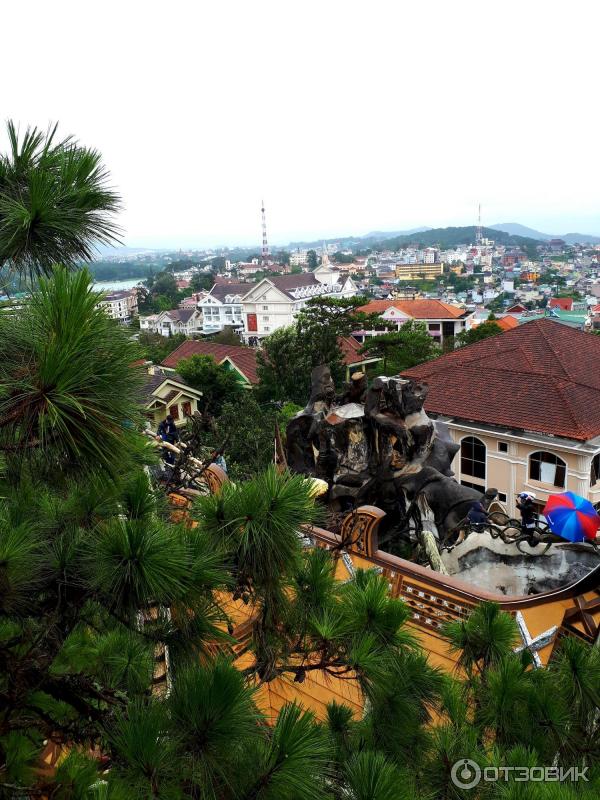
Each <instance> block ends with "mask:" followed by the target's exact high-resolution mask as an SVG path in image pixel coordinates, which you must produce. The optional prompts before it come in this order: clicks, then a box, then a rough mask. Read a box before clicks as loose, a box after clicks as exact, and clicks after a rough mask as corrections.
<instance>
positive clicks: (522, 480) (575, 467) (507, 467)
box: [441, 417, 600, 514]
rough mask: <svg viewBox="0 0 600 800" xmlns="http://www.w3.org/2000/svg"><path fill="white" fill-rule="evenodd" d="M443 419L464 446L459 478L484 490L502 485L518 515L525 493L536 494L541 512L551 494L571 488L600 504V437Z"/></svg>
mask: <svg viewBox="0 0 600 800" xmlns="http://www.w3.org/2000/svg"><path fill="white" fill-rule="evenodd" d="M441 419H445V420H446V422H447V424H448V428H449V430H450V435H451V437H452V439H453V440H454V441H455V442H456V443H457V444H459V445H460V448H461V449H460V451H459V452H458V453H457V454H456V457H455V460H454V462H453V464H452V469H453V470H454V473H455V476H456V479H457V480H458V481H459V483H462V484H464V485H466V486H473V487H475V488H478V489H479V488H480V489H481V490H482V491H484V490H485V489H486V488H490V487H493V488H495V489H498V492H499V500H500V501H501V502H503V503H505V504H506V506H507V509H508V512H509V513H510V514H516V512H517V508H516V497H517V495H518V494H519V492H522V491H530V492H533V493H534V494H535V495H536V497H537V504H538V505H539V507H540V510H541V509H542V508H543V506H544V505H545V502H546V500H547V499H548V497H549V496H550V495H551V494H557V493H560V492H566V491H571V492H575V494H578V495H581V497H586V498H588V499H589V500H590V501H591V502H592V503H594V504H595V503H600V436H598V437H596V438H595V439H591V440H589V441H587V442H578V441H576V440H574V439H573V440H569V439H563V438H560V439H559V438H558V437H552V436H544V435H543V434H536V433H533V432H526V431H523V432H520V433H519V432H518V431H516V430H515V431H513V432H510V431H508V430H500V429H494V428H493V427H491V426H483V425H477V424H476V423H471V422H466V421H463V420H459V419H456V418H448V419H446V418H445V417H441Z"/></svg>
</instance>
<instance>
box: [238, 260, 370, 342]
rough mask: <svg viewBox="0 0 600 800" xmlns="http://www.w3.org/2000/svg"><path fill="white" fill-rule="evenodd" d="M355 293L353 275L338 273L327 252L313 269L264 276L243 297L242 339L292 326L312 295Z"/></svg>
mask: <svg viewBox="0 0 600 800" xmlns="http://www.w3.org/2000/svg"><path fill="white" fill-rule="evenodd" d="M356 293H357V287H356V284H355V283H354V281H353V280H352V278H350V277H349V276H343V275H341V274H340V271H339V269H338V268H337V266H336V265H335V264H330V263H329V257H328V256H327V255H325V256H324V257H323V263H322V264H321V266H319V267H317V268H316V269H315V270H314V271H313V272H307V273H302V274H300V275H282V276H279V277H277V276H273V277H269V278H263V279H262V280H261V281H259V282H258V283H257V284H255V285H254V286H253V287H252V288H251V289H250V290H249V291H247V292H246V293H245V294H244V296H243V298H242V319H243V324H244V329H243V338H244V341H245V342H251V341H258V340H259V339H262V338H264V337H265V336H269V335H270V334H271V333H273V331H276V330H277V329H278V328H283V327H286V326H288V325H292V324H293V322H294V319H295V318H296V316H297V314H298V312H299V311H300V310H301V309H302V308H304V306H305V305H306V303H307V301H308V300H310V299H311V298H312V297H319V296H322V295H328V296H329V297H335V298H343V297H353V296H354V295H355V294H356Z"/></svg>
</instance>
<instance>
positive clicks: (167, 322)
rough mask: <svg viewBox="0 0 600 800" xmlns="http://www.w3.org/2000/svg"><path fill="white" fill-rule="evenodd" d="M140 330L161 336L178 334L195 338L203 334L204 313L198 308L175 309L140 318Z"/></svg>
mask: <svg viewBox="0 0 600 800" xmlns="http://www.w3.org/2000/svg"><path fill="white" fill-rule="evenodd" d="M140 330H141V331H150V332H151V333H158V334H160V335H161V336H174V335H175V334H176V333H183V334H184V335H185V336H193V335H194V334H199V333H202V312H201V311H200V310H199V309H198V308H174V309H172V310H171V311H162V312H161V313H160V314H152V315H151V316H148V317H140Z"/></svg>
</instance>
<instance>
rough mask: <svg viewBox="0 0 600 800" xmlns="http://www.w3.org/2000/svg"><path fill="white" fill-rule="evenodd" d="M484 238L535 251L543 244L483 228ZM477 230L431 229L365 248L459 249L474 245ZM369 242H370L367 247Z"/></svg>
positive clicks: (365, 245) (379, 242) (372, 243)
mask: <svg viewBox="0 0 600 800" xmlns="http://www.w3.org/2000/svg"><path fill="white" fill-rule="evenodd" d="M482 232H483V235H484V237H486V238H487V239H493V240H494V241H495V242H496V243H497V244H503V245H510V246H513V247H524V248H530V249H532V251H533V250H535V248H536V247H537V245H538V244H542V242H540V241H539V240H537V239H530V238H529V237H527V236H514V235H512V234H509V233H504V232H503V231H496V230H493V229H492V228H482ZM476 233H477V228H476V227H475V226H474V225H468V226H466V227H463V228H431V229H430V230H428V231H421V232H419V233H411V234H406V235H404V236H394V237H393V238H391V239H382V240H380V241H375V240H364V241H363V246H364V247H367V246H369V247H371V248H373V249H374V250H379V249H385V250H397V249H400V248H402V247H409V246H411V245H414V246H418V247H440V248H441V249H442V250H447V249H449V248H452V247H458V246H459V245H463V244H473V243H474V242H475V236H476ZM367 241H368V242H369V243H368V245H367Z"/></svg>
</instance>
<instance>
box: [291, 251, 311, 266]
mask: <svg viewBox="0 0 600 800" xmlns="http://www.w3.org/2000/svg"><path fill="white" fill-rule="evenodd" d="M307 264H308V250H296V252H295V253H290V266H291V267H305V266H306V265H307Z"/></svg>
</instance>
